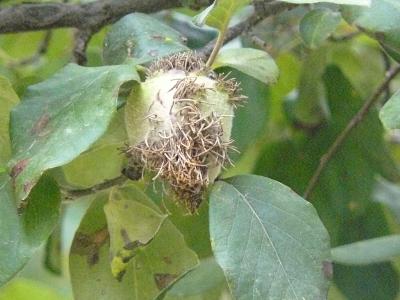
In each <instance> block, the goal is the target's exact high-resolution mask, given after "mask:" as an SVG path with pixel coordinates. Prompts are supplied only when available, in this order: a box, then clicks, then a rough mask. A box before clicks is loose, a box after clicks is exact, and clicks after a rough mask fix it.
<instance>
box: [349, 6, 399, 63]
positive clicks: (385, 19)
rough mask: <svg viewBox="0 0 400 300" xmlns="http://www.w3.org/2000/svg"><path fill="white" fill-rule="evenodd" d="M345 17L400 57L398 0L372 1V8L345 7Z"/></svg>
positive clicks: (390, 52)
mask: <svg viewBox="0 0 400 300" xmlns="http://www.w3.org/2000/svg"><path fill="white" fill-rule="evenodd" d="M342 14H343V17H344V18H345V19H346V21H347V22H349V23H351V24H354V25H356V26H357V27H358V28H360V29H362V30H363V31H365V32H366V33H367V34H369V35H370V36H371V37H373V38H375V39H376V40H378V41H379V42H380V43H381V44H382V45H383V47H384V48H386V49H388V50H389V51H388V52H389V54H394V55H392V56H393V58H397V59H398V58H399V56H400V22H399V19H400V3H399V1H398V0H372V4H371V7H369V8H366V7H356V6H344V7H343V8H342Z"/></svg>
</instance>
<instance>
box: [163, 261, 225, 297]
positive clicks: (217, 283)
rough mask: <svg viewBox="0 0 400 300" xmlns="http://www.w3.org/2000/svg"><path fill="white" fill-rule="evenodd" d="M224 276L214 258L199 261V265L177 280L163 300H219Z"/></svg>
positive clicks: (223, 284)
mask: <svg viewBox="0 0 400 300" xmlns="http://www.w3.org/2000/svg"><path fill="white" fill-rule="evenodd" d="M224 286H225V276H224V273H223V272H222V270H221V268H220V266H219V265H218V264H217V263H216V262H215V260H214V258H212V257H211V258H206V259H203V260H201V262H200V265H199V266H198V267H197V268H196V269H194V270H193V271H190V272H189V273H188V274H187V275H185V277H183V278H182V279H181V280H179V281H178V282H177V283H176V284H174V285H173V286H172V288H171V289H170V290H169V291H168V292H167V294H166V296H165V298H164V299H165V300H191V299H193V300H194V299H196V300H200V299H204V300H219V299H221V290H222V288H223V287H224Z"/></svg>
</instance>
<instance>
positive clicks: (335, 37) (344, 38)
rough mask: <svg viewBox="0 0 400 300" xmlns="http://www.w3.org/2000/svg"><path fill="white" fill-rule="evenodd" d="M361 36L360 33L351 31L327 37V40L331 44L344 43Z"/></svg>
mask: <svg viewBox="0 0 400 300" xmlns="http://www.w3.org/2000/svg"><path fill="white" fill-rule="evenodd" d="M361 34H362V32H361V31H353V32H350V33H347V34H343V35H332V36H330V37H329V40H330V41H332V42H346V41H350V40H352V39H354V38H356V37H358V36H360V35H361Z"/></svg>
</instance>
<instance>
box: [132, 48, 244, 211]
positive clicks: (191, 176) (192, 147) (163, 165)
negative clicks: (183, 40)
mask: <svg viewBox="0 0 400 300" xmlns="http://www.w3.org/2000/svg"><path fill="white" fill-rule="evenodd" d="M244 98H245V97H244V96H242V95H241V94H240V88H239V84H238V83H237V82H236V80H234V79H227V78H226V76H225V77H224V76H218V75H216V74H215V73H213V72H211V73H210V72H209V71H208V70H207V69H206V68H205V64H204V62H203V60H202V59H201V58H200V57H199V56H197V55H196V54H194V53H192V52H187V53H179V54H175V55H172V56H170V57H167V58H163V59H160V60H158V61H156V62H155V63H153V64H152V65H151V66H150V67H149V69H148V70H147V76H146V80H145V81H144V82H143V83H142V84H141V86H140V88H138V89H135V90H134V91H133V92H132V94H131V95H130V97H129V99H128V103H127V107H126V114H125V121H126V124H127V132H128V137H129V146H128V147H127V149H126V153H127V155H128V157H130V160H131V162H132V163H133V164H137V163H138V162H139V163H140V164H141V165H142V166H143V168H144V170H147V171H151V172H154V174H155V176H154V178H153V179H156V178H158V177H160V178H162V179H163V180H164V181H166V182H167V183H168V184H169V186H170V188H171V190H172V191H173V192H174V194H175V196H176V199H177V201H178V202H180V203H182V204H183V205H184V206H185V207H186V208H187V209H188V210H189V211H190V212H191V213H193V212H195V211H196V210H197V208H198V207H199V205H200V204H201V201H202V195H203V194H204V192H205V190H206V188H207V186H208V185H209V184H210V183H212V182H213V181H214V180H215V179H216V177H217V176H218V174H219V173H220V171H221V167H223V166H224V165H225V164H226V163H230V159H229V156H228V151H229V150H230V149H234V148H233V146H232V140H231V139H230V136H231V128H232V119H233V115H234V108H235V107H236V106H237V104H240V103H241V102H242V101H243V99H244Z"/></svg>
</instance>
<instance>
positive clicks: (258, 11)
mask: <svg viewBox="0 0 400 300" xmlns="http://www.w3.org/2000/svg"><path fill="white" fill-rule="evenodd" d="M265 2H266V3H264V2H255V3H254V6H255V12H254V13H253V14H252V15H251V16H250V17H248V18H247V19H246V20H244V21H242V22H240V23H239V24H237V25H235V26H232V27H231V28H229V29H228V31H227V32H226V34H225V37H224V44H226V43H228V42H230V41H232V40H233V39H235V38H236V37H238V36H239V35H241V34H242V33H244V32H246V31H247V30H249V29H250V28H251V27H253V26H255V25H257V23H258V22H260V21H261V20H263V19H265V18H267V17H270V16H275V15H278V14H280V13H282V12H283V11H285V10H289V9H292V8H294V7H295V6H296V5H294V4H290V3H285V2H276V1H273V2H270V1H265ZM217 41H218V39H215V40H212V41H211V42H209V43H208V44H207V45H205V46H204V47H203V48H202V49H201V50H200V51H199V52H198V53H199V54H200V55H202V56H203V57H208V56H210V54H211V53H212V51H213V49H214V47H215V45H216V43H217Z"/></svg>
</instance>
